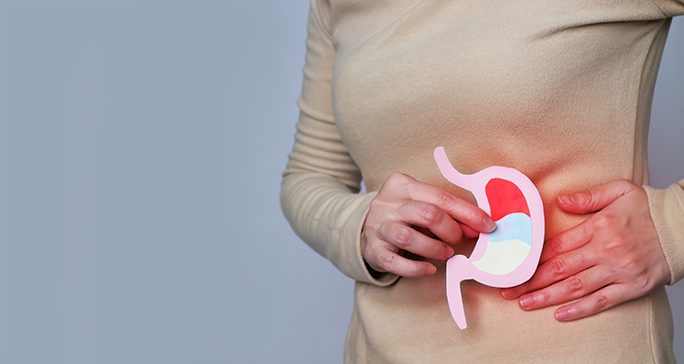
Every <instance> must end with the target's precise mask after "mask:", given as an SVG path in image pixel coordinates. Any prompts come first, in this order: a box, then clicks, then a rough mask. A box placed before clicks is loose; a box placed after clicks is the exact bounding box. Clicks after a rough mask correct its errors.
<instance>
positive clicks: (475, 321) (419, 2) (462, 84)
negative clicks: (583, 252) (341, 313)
mask: <svg viewBox="0 0 684 364" xmlns="http://www.w3.org/2000/svg"><path fill="white" fill-rule="evenodd" d="M324 16H326V19H325V21H326V23H327V25H328V26H329V29H330V32H331V37H332V40H333V45H334V46H335V51H336V56H335V65H334V71H333V89H332V91H333V93H332V94H333V105H334V107H333V109H334V116H335V122H336V124H337V128H338V130H339V132H340V135H341V136H342V139H343V141H344V143H345V145H346V146H347V148H348V150H349V153H350V155H351V156H352V157H353V159H354V161H355V162H356V163H357V164H358V165H359V167H360V169H361V171H362V174H363V178H364V182H365V185H366V189H367V190H368V191H376V190H378V189H379V188H380V186H381V185H382V183H383V182H384V181H385V180H386V179H387V177H389V175H390V174H391V173H392V172H394V171H401V172H404V173H407V174H409V175H412V176H413V177H415V178H416V179H418V180H420V181H422V182H425V183H430V184H433V185H437V186H440V187H442V188H445V189H448V190H450V191H451V192H454V193H456V194H458V195H460V196H463V197H464V198H468V199H470V200H471V201H473V202H474V200H473V199H472V197H471V196H470V195H469V194H468V193H467V192H466V191H464V190H461V189H459V188H457V187H455V186H454V185H451V184H449V183H448V182H447V181H446V180H444V179H443V178H442V177H441V175H440V173H439V170H438V168H437V166H436V164H435V162H434V159H433V157H432V151H433V149H434V148H435V147H436V146H440V145H442V146H444V148H445V149H446V152H447V153H448V154H449V157H450V160H451V162H452V163H453V164H454V166H455V167H456V168H458V169H459V170H461V171H462V172H464V173H473V172H475V171H478V170H480V169H483V168H485V167H488V166H490V165H502V166H509V167H514V168H517V169H519V170H520V171H522V172H523V173H525V174H526V175H527V176H529V177H530V179H531V180H532V181H533V182H534V183H535V184H536V186H537V187H538V189H539V191H540V194H541V196H542V200H543V201H544V206H545V220H546V236H547V238H548V237H552V236H554V235H556V234H558V233H559V232H561V231H563V230H565V229H568V228H570V227H572V226H574V225H576V224H578V223H579V222H581V221H582V220H583V219H584V218H586V216H576V215H571V214H568V213H565V212H563V211H561V210H560V209H559V208H557V207H556V206H555V205H554V203H553V199H554V197H555V196H556V195H557V194H558V193H560V192H569V191H574V190H579V189H583V188H586V187H589V186H592V185H595V184H599V183H603V182H607V181H610V180H614V179H618V178H628V179H631V180H632V181H634V182H635V183H638V184H641V183H648V172H647V163H646V139H647V130H648V118H649V114H650V105H651V98H652V94H653V87H654V84H655V78H656V77H655V76H656V74H657V69H658V64H659V61H660V56H661V52H662V49H663V45H664V43H665V39H666V35H667V31H668V30H669V25H670V21H671V20H670V18H664V17H663V14H662V13H661V12H660V10H659V9H658V7H657V6H655V4H653V3H652V2H651V1H650V0H640V1H617V0H613V1H581V2H580V1H542V0H539V1H525V2H515V1H488V2H485V1H479V0H472V1H427V0H413V1H408V0H383V1H377V0H376V1H362V0H354V1H350V0H331V1H330V5H329V8H325V11H324ZM473 242H474V240H470V241H468V242H466V243H464V244H463V245H462V246H461V247H459V249H460V251H457V253H459V252H460V253H465V254H466V255H467V254H468V252H469V250H470V249H472V245H473ZM434 263H435V264H436V265H437V266H438V273H437V274H436V275H434V276H429V277H423V278H400V279H399V280H398V281H397V282H396V283H395V284H394V285H392V286H389V287H376V286H373V285H369V284H365V283H357V284H356V288H355V304H354V313H353V317H352V320H351V322H350V327H349V332H348V336H347V342H346V347H345V357H346V359H347V360H350V361H353V362H357V363H363V362H366V361H367V362H372V363H378V362H388V363H404V362H405V363H420V362H424V363H436V362H473V361H476V362H521V361H522V362H536V361H538V362H542V361H543V362H586V361H592V362H621V363H625V362H634V363H644V362H651V361H655V362H670V361H672V358H671V355H672V353H671V340H672V326H671V325H672V324H671V317H670V309H669V306H668V304H667V297H666V295H665V292H664V290H663V289H660V290H658V291H656V292H655V293H654V294H652V295H649V296H647V297H644V298H641V299H638V300H634V301H631V302H628V303H625V304H622V305H620V306H617V307H614V308H612V309H610V310H608V311H606V312H603V313H601V314H598V315H595V316H592V317H590V318H587V319H583V320H579V321H575V322H571V323H559V322H557V321H556V320H555V319H554V318H553V310H554V308H555V307H549V308H546V309H541V310H537V311H533V312H524V311H522V310H521V309H520V308H519V307H518V306H517V303H516V302H515V301H506V300H504V299H503V298H502V297H501V296H500V294H499V290H498V289H495V288H489V287H486V286H482V285H480V284H478V283H475V282H472V281H468V282H464V283H463V294H464V305H465V310H466V315H467V317H468V328H467V329H466V330H464V331H461V330H459V329H458V327H457V326H456V325H455V324H454V322H453V320H452V319H451V316H450V314H449V310H448V306H447V301H446V296H445V286H444V273H445V270H444V268H445V264H444V262H438V261H435V262H434Z"/></svg>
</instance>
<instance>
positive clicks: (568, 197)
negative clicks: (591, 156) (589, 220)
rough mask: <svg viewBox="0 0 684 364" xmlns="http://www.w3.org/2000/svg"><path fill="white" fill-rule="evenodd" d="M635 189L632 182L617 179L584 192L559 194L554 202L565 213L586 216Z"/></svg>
mask: <svg viewBox="0 0 684 364" xmlns="http://www.w3.org/2000/svg"><path fill="white" fill-rule="evenodd" d="M635 188H637V185H635V184H634V183H632V181H629V180H627V179H619V180H615V181H611V182H607V183H604V184H600V185H596V186H594V187H591V188H589V189H588V190H586V191H579V192H574V193H567V194H560V195H558V196H557V198H556V200H557V203H558V205H559V206H560V207H561V208H562V209H563V210H565V211H568V212H571V213H574V214H586V213H589V212H594V211H598V210H601V209H602V208H604V207H606V206H608V205H610V204H611V203H612V202H613V201H615V200H617V199H618V198H619V197H620V196H622V195H624V194H626V193H628V192H630V191H632V190H634V189H635Z"/></svg>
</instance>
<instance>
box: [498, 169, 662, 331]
mask: <svg viewBox="0 0 684 364" xmlns="http://www.w3.org/2000/svg"><path fill="white" fill-rule="evenodd" d="M556 202H557V203H558V204H559V205H560V207H561V208H562V209H563V210H565V211H567V212H570V213H573V214H585V213H589V212H594V211H598V212H596V213H595V214H593V215H592V216H590V217H589V218H587V219H586V220H584V221H583V222H582V223H580V224H578V225H577V226H575V227H572V228H570V229H568V230H566V231H563V232H562V233H560V234H558V235H556V236H555V237H554V238H552V239H550V240H548V241H547V242H546V243H545V245H544V249H543V251H542V255H541V263H540V266H539V267H538V268H537V271H536V272H535V274H534V276H533V277H532V278H531V279H530V280H529V281H528V282H526V283H524V284H522V285H519V286H517V287H512V288H506V289H503V290H502V291H501V294H502V295H503V296H504V298H507V299H513V298H518V297H519V304H520V306H521V307H522V308H523V309H524V310H533V309H537V308H541V307H546V306H550V305H555V304H559V303H565V302H568V301H570V300H574V299H577V298H579V300H577V301H576V302H573V303H570V304H567V305H564V306H561V307H559V308H558V309H557V310H556V311H555V317H556V319H557V320H559V321H571V320H576V319H580V318H583V317H587V316H590V315H593V314H595V313H598V312H600V311H603V310H606V309H608V308H610V307H613V306H615V305H617V304H620V303H622V302H625V301H629V300H631V299H634V298H638V297H641V296H644V295H646V294H647V293H648V292H650V291H651V290H652V289H654V288H656V287H659V286H663V285H665V284H666V283H667V282H668V281H669V277H670V273H669V269H668V266H667V262H666V260H665V256H664V255H663V252H662V249H661V247H660V241H659V240H658V236H657V235H656V230H655V227H654V225H653V220H652V219H651V216H650V213H649V210H648V200H647V196H646V192H645V191H644V189H643V188H642V187H641V186H638V185H636V184H634V183H632V182H631V181H629V180H626V179H621V180H616V181H612V182H609V183H606V184H602V185H599V186H596V187H594V188H591V189H590V190H589V191H582V192H576V193H573V194H568V195H559V196H558V197H557V200H556ZM521 295H522V296H521Z"/></svg>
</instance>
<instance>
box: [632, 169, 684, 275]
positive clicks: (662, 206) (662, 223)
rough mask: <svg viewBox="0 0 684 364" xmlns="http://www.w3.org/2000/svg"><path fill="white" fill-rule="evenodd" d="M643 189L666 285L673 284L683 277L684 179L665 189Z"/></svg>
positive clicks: (647, 187) (645, 186) (646, 186)
mask: <svg viewBox="0 0 684 364" xmlns="http://www.w3.org/2000/svg"><path fill="white" fill-rule="evenodd" d="M642 187H644V189H645V190H646V195H647V196H648V208H649V211H650V213H651V218H652V219H653V223H654V225H655V229H656V232H657V234H658V238H659V239H660V244H661V245H662V247H663V253H664V254H665V259H666V260H667V264H668V266H669V269H670V282H669V283H668V284H669V285H673V284H675V283H676V282H677V281H679V280H680V279H682V277H684V179H683V180H681V181H679V182H677V183H673V184H672V185H670V186H668V187H667V188H664V189H658V188H654V187H651V186H648V185H642Z"/></svg>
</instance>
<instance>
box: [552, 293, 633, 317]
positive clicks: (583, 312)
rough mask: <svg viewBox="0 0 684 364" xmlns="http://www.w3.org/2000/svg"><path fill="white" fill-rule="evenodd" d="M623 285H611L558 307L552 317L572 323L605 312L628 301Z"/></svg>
mask: <svg viewBox="0 0 684 364" xmlns="http://www.w3.org/2000/svg"><path fill="white" fill-rule="evenodd" d="M627 289H628V288H627V287H626V286H625V285H623V284H611V285H608V286H606V287H604V288H601V289H599V290H598V291H596V292H594V293H592V294H590V295H588V296H586V297H584V298H582V299H580V300H578V301H577V302H573V303H571V304H568V305H565V306H561V307H559V308H558V309H557V310H556V312H555V313H554V316H555V317H556V320H558V321H573V320H577V319H581V318H584V317H587V316H591V315H594V314H596V313H599V312H601V311H604V310H607V309H609V308H611V307H613V306H615V305H617V304H619V303H622V302H624V301H626V300H627V299H628V297H627V296H626V294H625V292H628V291H627Z"/></svg>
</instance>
